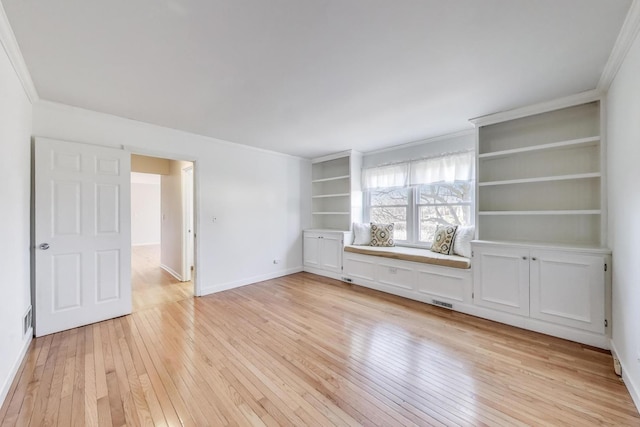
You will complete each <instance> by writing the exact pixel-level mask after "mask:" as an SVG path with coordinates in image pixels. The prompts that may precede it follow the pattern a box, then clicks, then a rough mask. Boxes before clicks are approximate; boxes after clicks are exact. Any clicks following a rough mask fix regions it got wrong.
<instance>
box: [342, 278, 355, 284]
mask: <svg viewBox="0 0 640 427" xmlns="http://www.w3.org/2000/svg"><path fill="white" fill-rule="evenodd" d="M342 281H343V282H349V283H351V282H353V280H351V279H350V278H348V277H343V278H342Z"/></svg>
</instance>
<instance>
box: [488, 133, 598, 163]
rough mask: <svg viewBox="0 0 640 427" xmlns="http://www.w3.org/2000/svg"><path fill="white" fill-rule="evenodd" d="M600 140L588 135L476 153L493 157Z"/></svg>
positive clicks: (585, 143) (489, 157)
mask: <svg viewBox="0 0 640 427" xmlns="http://www.w3.org/2000/svg"><path fill="white" fill-rule="evenodd" d="M599 141H600V136H590V137H588V138H578V139H570V140H568V141H560V142H552V143H550V144H540V145H531V146H528V147H522V148H512V149H510V150H501V151H494V152H490V153H482V154H479V155H478V158H479V159H493V158H498V157H504V156H512V155H514V154H520V153H529V152H532V151H543V150H555V149H558V148H565V147H572V146H578V145H589V144H594V143H597V142H599Z"/></svg>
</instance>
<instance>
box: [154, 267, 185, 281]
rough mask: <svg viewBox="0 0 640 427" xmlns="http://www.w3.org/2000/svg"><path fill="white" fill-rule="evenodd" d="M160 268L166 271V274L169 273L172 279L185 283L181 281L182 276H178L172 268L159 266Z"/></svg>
mask: <svg viewBox="0 0 640 427" xmlns="http://www.w3.org/2000/svg"><path fill="white" fill-rule="evenodd" d="M160 268H161V269H163V270H164V271H166V272H167V273H169V274H170V275H172V276H173V277H175V278H176V280H178V281H179V282H184V281H185V280H183V279H182V276H181V275H180V274H178V272H177V271H175V270H174V269H173V268H171V267H169V266H168V265H165V264H160Z"/></svg>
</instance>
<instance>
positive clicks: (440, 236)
mask: <svg viewBox="0 0 640 427" xmlns="http://www.w3.org/2000/svg"><path fill="white" fill-rule="evenodd" d="M457 230H458V226H457V225H445V226H440V227H438V229H437V230H436V234H435V236H433V243H432V244H431V252H437V253H439V254H444V255H451V253H452V252H453V240H454V238H455V236H456V231H457Z"/></svg>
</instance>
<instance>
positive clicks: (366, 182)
mask: <svg viewBox="0 0 640 427" xmlns="http://www.w3.org/2000/svg"><path fill="white" fill-rule="evenodd" d="M474 167H475V154H474V152H473V151H467V152H463V153H455V154H447V155H443V156H439V157H433V158H429V159H422V160H414V161H411V162H406V163H398V164H394V165H387V166H380V167H375V168H368V169H363V170H362V186H363V188H364V189H365V190H367V189H373V188H390V187H406V186H408V185H423V184H433V183H436V182H454V181H471V180H473V179H474V176H475V172H474Z"/></svg>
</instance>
